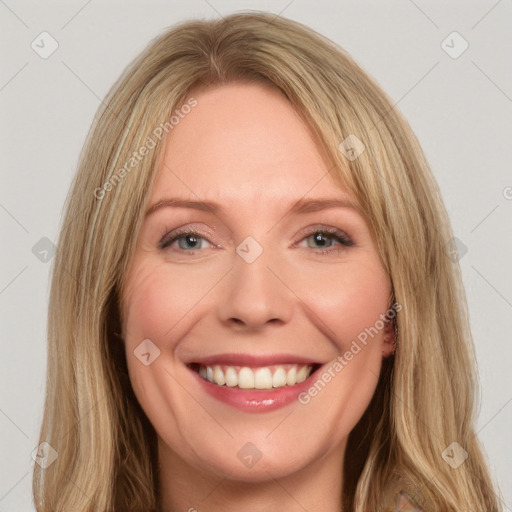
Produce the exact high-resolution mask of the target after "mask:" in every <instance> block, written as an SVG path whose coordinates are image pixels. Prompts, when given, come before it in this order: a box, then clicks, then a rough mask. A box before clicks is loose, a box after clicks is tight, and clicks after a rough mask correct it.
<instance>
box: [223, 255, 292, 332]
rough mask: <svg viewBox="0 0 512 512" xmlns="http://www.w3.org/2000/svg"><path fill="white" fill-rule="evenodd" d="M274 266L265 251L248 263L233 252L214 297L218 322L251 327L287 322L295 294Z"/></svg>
mask: <svg viewBox="0 0 512 512" xmlns="http://www.w3.org/2000/svg"><path fill="white" fill-rule="evenodd" d="M278 268H279V265H277V264H276V262H275V260H274V261H273V262H272V263H271V262H270V261H269V258H267V253H266V251H263V254H262V255H261V256H260V257H259V258H258V259H256V261H253V262H252V263H248V262H246V261H244V260H243V259H242V258H241V257H239V256H238V255H236V257H235V261H234V265H233V268H232V270H231V272H229V274H228V275H227V276H226V280H225V282H224V286H223V287H222V290H220V292H221V293H220V295H221V296H220V297H218V300H219V302H218V308H217V311H218V315H219V319H220V320H221V322H222V323H223V324H227V325H229V326H230V327H236V328H242V329H251V330H261V329H262V328H264V326H266V325H267V324H275V325H283V324H286V323H287V322H289V321H290V318H291V316H292V312H293V305H294V298H295V296H294V294H293V293H292V291H291V290H290V289H289V288H288V287H287V285H286V283H285V279H283V276H280V273H279V271H278Z"/></svg>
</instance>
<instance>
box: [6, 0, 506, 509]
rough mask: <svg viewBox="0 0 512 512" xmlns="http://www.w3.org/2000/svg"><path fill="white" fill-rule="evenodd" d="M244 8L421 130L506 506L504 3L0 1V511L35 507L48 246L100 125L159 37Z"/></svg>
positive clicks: (484, 427)
mask: <svg viewBox="0 0 512 512" xmlns="http://www.w3.org/2000/svg"><path fill="white" fill-rule="evenodd" d="M243 9H259V10H266V11H271V12H274V13H276V14H277V13H281V14H283V15H284V16H286V17H289V18H292V19H295V20H298V21H301V22H303V23H306V24H307V25H309V26H311V27H312V28H314V29H316V30H317V31H319V32H321V33H322V34H324V35H326V36H327V37H330V38H331V39H333V40H334V41H336V42H337V43H338V44H340V45H341V46H343V47H344V48H345V49H346V50H348V51H349V52H350V53H351V54H352V56H353V57H354V58H355V60H356V61H357V62H358V63H359V64H360V65H361V66H362V67H363V68H364V69H366V70H367V71H368V72H369V73H370V74H371V75H373V76H374V77H375V78H376V79H377V81H378V82H379V83H380V85H381V86H382V87H383V89H384V90H385V91H386V92H387V93H388V94H389V95H390V96H391V97H392V98H393V100H394V102H395V103H396V104H397V108H399V109H400V110H401V111H402V112H403V113H404V114H405V116H406V117H407V119H408V120H409V122H410V124H411V126H412V128H413V130H414V131H415V133H416V134H417V136H418V138H419V140H420V143H421V144H422V146H423V149H424V151H425V153H426V155H427V158H428V159H429V162H430V164H431V166H432V168H433V171H434V173H435V176H436V177H437V180H438V182H439V185H440V187H441V190H442V194H443V197H444V200H445V202H446V205H447V208H448V211H449V214H450V217H451V221H452V224H453V228H454V232H455V235H456V237H457V238H458V239H459V241H460V242H459V248H460V250H461V251H460V253H459V254H460V255H461V256H462V257H461V259H460V263H461V266H462V272H463V278H464V283H465V286H466V290H467V296H468V301H469V308H470V315H471V324H472V329H473V333H474V337H475V343H476V349H477V357H478V362H479V373H480V381H481V382H480V383H481V393H480V394H481V407H480V412H479V416H478V421H477V430H478V431H479V436H480V438H481V440H482V442H483V444H484V448H485V450H486V453H487V455H488V457H489V459H490V464H491V470H492V474H493V476H494V478H495V479H496V480H498V481H499V483H500V485H501V489H502V491H503V495H504V496H503V500H504V508H505V510H511V509H512V457H511V454H512V449H511V448H512V446H511V445H512V441H511V439H512V437H511V435H510V431H511V426H512V403H511V401H512V386H511V379H510V367H511V359H512V357H511V356H512V347H511V344H510V334H509V333H510V331H511V330H512V270H511V265H510V261H512V236H511V235H512V230H511V225H512V222H511V221H512V173H511V170H510V162H511V161H512V144H511V143H510V136H511V135H512V116H511V113H512V72H511V66H510V55H512V38H511V35H510V34H511V32H510V30H511V20H512V3H511V1H510V0H500V1H495V0H490V1H487V0H486V1H480V2H474V1H473V2H468V1H459V2H456V1H449V2H446V1H445V2H441V1H435V2H434V1H425V0H415V1H412V0H401V1H398V0H396V1H387V2H362V1H359V2H356V1H344V2H334V1H330V2H328V1H326V0H321V1H319V0H316V1H315V2H307V1H305V0H293V1H290V0H283V1H277V0H274V1H261V2H257V1H249V0H247V1H241V0H233V1H228V0H208V1H206V0H189V1H187V2H185V1H180V2H178V1H167V2H164V1H149V2H142V1H139V2H134V1H131V2H126V1H125V2H120V1H119V2H117V1H109V2H107V1H100V0H90V1H85V0H80V1H76V0H73V1H66V2H64V1H63V2H44V3H43V2H36V1H27V2H15V1H14V0H0V19H1V36H0V37H1V46H2V53H1V58H2V66H1V70H0V105H1V108H2V118H1V119H2V122H1V130H2V131H1V137H0V140H1V145H0V147H1V150H2V153H1V155H2V159H1V173H2V187H1V190H0V225H1V228H2V242H3V243H2V247H3V250H2V252H1V254H2V265H1V270H0V315H1V321H2V324H1V325H2V329H1V334H2V345H1V355H0V374H1V376H2V377H1V378H2V385H1V387H0V434H1V447H0V450H1V453H2V461H1V466H0V512H1V511H17V512H19V511H21V510H34V507H33V505H32V501H31V476H30V472H31V468H32V465H33V464H34V462H33V461H32V458H31V453H32V451H33V450H34V448H35V447H36V446H37V443H38V432H39V426H40V421H41V418H42V404H43V398H44V395H43V393H44V376H45V369H46V362H45V359H46V346H45V343H46V339H45V330H46V308H47V304H48V291H49V271H50V269H51V265H52V252H51V242H55V241H56V239H57V234H58V228H59V225H60V222H61V214H62V205H63V202H64V199H65V196H66V193H67V190H68V187H69V185H70V183H71V179H72V176H73V174H74V172H75V169H76V164H77V161H78V155H79V152H80V149H81V147H82V144H83V142H84V138H85V135H86V133H87V131H88V129H89V126H90V124H91V122H92V119H93V115H94V113H95V111H96V109H97V108H98V106H99V104H100V101H101V99H102V98H103V97H104V95H105V94H106V92H107V91H108V89H109V88H110V86H111V85H112V83H113V82H114V81H115V80H116V79H117V77H118V76H119V74H120V73H121V71H122V70H123V68H124V67H125V66H126V65H127V64H128V63H129V62H130V61H131V60H132V59H133V58H134V57H135V56H136V55H137V54H138V53H139V52H140V51H141V50H142V49H143V48H144V47H145V45H146V44H147V43H148V42H149V41H150V40H151V39H153V38H154V37H155V36H157V35H158V34H160V33H161V32H162V30H163V29H164V28H165V27H168V26H169V25H172V24H174V23H176V22H179V21H182V20H184V19H186V18H192V17H203V18H204V17H207V18H213V17H218V16H224V15H226V14H228V13H231V12H234V11H239V10H243ZM43 31H47V32H49V33H50V34H51V36H52V37H53V38H54V39H55V40H56V41H57V42H58V45H59V46H58V48H57V50H56V51H55V52H54V53H53V54H52V55H51V56H49V57H48V58H46V59H43V58H41V57H40V56H39V54H38V53H36V51H34V50H33V49H32V47H31V44H32V42H33V41H35V43H34V45H36V44H39V46H42V45H43V43H42V42H41V37H43V36H40V34H41V32H43ZM453 31H457V32H458V33H459V34H460V35H461V36H462V38H464V40H466V41H467V43H468V44H469V47H468V48H467V50H466V51H465V52H464V53H462V54H461V55H459V56H457V58H453V55H454V54H458V53H460V50H461V49H462V48H463V46H462V45H463V44H464V43H463V41H462V40H458V39H457V36H453V35H450V34H452V32H453ZM447 38H448V39H447ZM443 41H445V43H442V42H443ZM44 47H45V48H46V49H48V48H50V40H49V39H46V40H45V43H44ZM445 50H448V51H449V52H451V53H452V56H450V55H449V54H448V53H447V51H445ZM40 51H42V49H41V50H40ZM41 239H43V240H41ZM34 247H35V248H34ZM45 251H46V252H45ZM465 251H467V252H465Z"/></svg>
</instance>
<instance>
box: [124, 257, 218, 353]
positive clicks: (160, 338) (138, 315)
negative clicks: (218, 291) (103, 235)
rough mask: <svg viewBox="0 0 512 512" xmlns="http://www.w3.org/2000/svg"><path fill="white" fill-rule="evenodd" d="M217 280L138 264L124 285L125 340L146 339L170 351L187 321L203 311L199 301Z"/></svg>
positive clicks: (211, 274)
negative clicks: (125, 285)
mask: <svg viewBox="0 0 512 512" xmlns="http://www.w3.org/2000/svg"><path fill="white" fill-rule="evenodd" d="M217 279H218V277H217V274H216V273H215V272H209V273H207V274H206V275H205V273H204V272H203V273H202V274H201V278H198V276H197V272H194V271H193V269H192V270H191V269H184V268H183V269H181V268H175V269H173V270H172V271H171V270H170V269H169V266H168V265H166V264H165V263H162V262H156V263H155V262H152V261H150V260H149V259H148V260H147V261H144V262H141V264H140V265H138V266H137V267H136V269H135V271H134V272H133V273H131V274H130V275H129V278H128V281H127V287H126V301H125V304H126V308H125V311H124V316H123V318H124V321H125V329H126V333H125V334H126V336H125V337H126V339H127V340H130V342H131V343H135V342H137V340H139V341H138V342H140V341H141V340H142V339H145V338H149V339H151V340H152V341H153V342H154V343H156V344H157V345H158V346H161V348H172V347H170V345H172V344H173V343H175V341H176V340H177V339H178V338H179V336H178V335H179V333H180V332H182V331H183V329H184V328H185V327H186V325H187V324H188V322H189V319H190V318H191V317H192V316H196V314H197V311H199V310H201V308H202V307H203V304H202V299H203V297H204V295H205V293H206V292H207V290H208V289H209V288H211V287H212V286H213V284H214V283H215V281H216V280H217ZM191 312H193V313H194V314H193V315H191Z"/></svg>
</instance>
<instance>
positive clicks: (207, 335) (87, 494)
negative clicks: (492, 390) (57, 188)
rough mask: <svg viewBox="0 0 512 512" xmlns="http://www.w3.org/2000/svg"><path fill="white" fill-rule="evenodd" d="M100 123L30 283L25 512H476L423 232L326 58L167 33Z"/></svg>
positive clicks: (411, 161) (222, 29)
mask: <svg viewBox="0 0 512 512" xmlns="http://www.w3.org/2000/svg"><path fill="white" fill-rule="evenodd" d="M104 105H105V107H104V108H103V109H102V111H101V112H100V113H99V114H98V116H97V119H96V122H95V124H94V127H93V129H92V131H91V133H90V136H89V139H88V141H87V143H86V147H85V150H84V153H83V155H82V159H81V164H80V168H79V171H78V174H77V176H76V179H75V182H74V185H73V188H72V191H71V194H70V196H69V198H68V204H67V211H66V216H65V221H64V225H63V228H62V231H61V237H60V241H59V244H58V252H57V255H56V261H55V269H54V274H53V281H52V289H51V300H50V311H49V356H48V357H49V359H48V381H47V400H46V405H45V415H44V421H43V426H42V432H41V443H43V444H42V445H41V446H43V447H45V448H44V449H43V463H41V464H36V465H35V470H34V497H35V503H36V505H37V509H38V511H50V510H52V511H59V510H62V511H68V510H75V509H76V510H116V511H121V510H130V511H135V510H137V511H139V510H140V511H142V510H144V511H147V510H166V511H175V510H191V511H192V510H208V511H216V510H219V509H221V508H222V509H223V510H231V509H233V510H234V509H235V508H236V509H237V510H240V509H241V510H247V511H251V510H261V509H262V508H263V507H265V509H268V507H272V508H275V509H280V510H312V509H314V508H316V509H321V510H325V511H335V510H337V511H339V510H343V511H345V512H347V511H351V510H354V511H372V512H374V511H384V510H408V509H409V510H429V511H430V510H436V511H443V512H444V511H460V510H475V511H477V510H478V511H498V510H500V506H499V504H498V499H497V498H496V496H495V494H494V492H493V484H492V482H491V480H490V477H489V474H488V470H487V468H486V463H485V461H484V458H483V455H482V452H481V449H480V447H479V444H478V441H477V439H476V437H475V431H474V427H473V419H474V416H473V414H474V405H473V387H474V379H475V370H474V367H473V359H472V358H473V356H472V352H471V350H472V342H471V334H470V330H469V325H468V319H467V313H466V305H465V298H464V293H463V289H462V286H461V279H460V275H459V269H458V266H457V264H456V263H454V262H453V258H451V257H450V249H451V245H450V240H451V238H452V234H451V229H450V226H449V222H448V220H447V215H446V212H445V209H444V207H443V204H442V200H441V198H440V194H439V191H438V188H437V186H436V184H435V181H434V180H433V178H432V175H431V173H430V171H429V168H428V165H427V163H426V161H425V159H424V157H423V154H422V152H421V149H420V147H419V145H418V143H417V141H416V139H415V137H414V135H413V134H412V132H411V130H410V128H409V126H408V125H407V123H406V121H405V120H404V119H403V118H402V117H401V116H400V114H399V113H398V112H397V111H396V109H394V108H393V106H392V103H391V101H390V100H389V98H387V96H386V95H385V94H384V93H383V92H382V91H381V90H380V89H379V87H378V86H377V85H376V84H375V83H374V82H373V81H372V80H371V79H370V78H369V77H368V76H367V75H366V74H365V73H364V72H363V71H362V70H361V69H360V68H359V67H358V66H357V65H356V64H355V63H354V62H353V61H352V59H351V58H350V57H349V56H348V55H346V53H344V52H343V51H342V50H341V49H340V48H338V47H336V46H335V45H334V44H333V43H332V42H330V41H328V40H326V39H325V38H323V37H321V36H319V35H318V34H316V33H314V32H313V31H311V30H310V29H308V28H306V27H304V26H302V25H300V24H298V23H296V22H292V21H290V20H287V19H284V18H280V17H276V16H273V15H269V14H264V13H250V14H247V13H245V14H235V15H231V16H228V17H225V18H223V19H221V20H219V21H192V22H187V23H184V24H182V25H180V26H178V27H175V28H173V29H172V30H170V31H168V32H167V33H166V34H164V35H163V36H161V37H159V38H158V39H157V40H155V41H154V42H153V43H152V44H151V45H150V46H149V47H148V48H147V50H146V51H145V52H144V53H143V54H142V55H141V56H140V57H138V58H137V59H136V60H135V61H134V62H133V64H132V65H131V66H130V67H129V68H128V69H127V70H126V71H125V73H124V75H123V76H122V77H121V78H120V80H119V81H118V83H116V84H115V86H114V87H113V89H112V91H111V92H110V93H109V95H108V98H107V100H106V101H105V102H104ZM45 443H47V444H45ZM45 450H46V452H45ZM52 450H53V451H52ZM54 452H55V453H54ZM45 453H50V454H53V456H52V457H51V461H49V460H48V458H47V459H46V462H45V459H44V454H45ZM55 454H57V455H55Z"/></svg>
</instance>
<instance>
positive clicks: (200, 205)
mask: <svg viewBox="0 0 512 512" xmlns="http://www.w3.org/2000/svg"><path fill="white" fill-rule="evenodd" d="M161 208H193V209H196V210H203V211H208V212H211V213H218V212H219V211H221V210H222V209H223V208H222V206H221V205H220V204H218V203H215V202H212V201H193V200H190V199H182V198H179V197H170V198H167V199H162V200H161V201H158V202H157V203H155V204H153V205H152V206H150V207H149V209H148V210H147V212H146V217H148V216H149V215H151V214H152V213H153V212H155V211H157V210H160V209H161ZM328 208H350V209H353V210H356V211H357V212H360V209H359V207H358V206H357V205H356V204H355V203H353V202H352V201H350V200H348V199H342V198H316V199H306V198H301V199H299V200H298V201H295V202H294V203H293V204H292V206H291V207H290V208H289V210H288V213H310V212H317V211H320V210H326V209H328Z"/></svg>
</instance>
